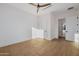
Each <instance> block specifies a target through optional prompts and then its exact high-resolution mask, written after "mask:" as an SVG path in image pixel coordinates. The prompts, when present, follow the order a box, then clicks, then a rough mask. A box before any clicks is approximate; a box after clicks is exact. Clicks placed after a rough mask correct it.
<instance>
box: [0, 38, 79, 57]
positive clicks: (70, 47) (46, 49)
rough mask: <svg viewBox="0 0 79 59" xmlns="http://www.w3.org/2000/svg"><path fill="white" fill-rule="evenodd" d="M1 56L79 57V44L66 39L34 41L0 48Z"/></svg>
mask: <svg viewBox="0 0 79 59" xmlns="http://www.w3.org/2000/svg"><path fill="white" fill-rule="evenodd" d="M0 55H4V56H5V55H9V56H76V55H78V56H79V44H78V43H75V42H71V41H66V40H64V39H56V40H43V39H33V40H28V41H25V42H22V43H18V44H14V45H9V46H6V47H3V48H0Z"/></svg>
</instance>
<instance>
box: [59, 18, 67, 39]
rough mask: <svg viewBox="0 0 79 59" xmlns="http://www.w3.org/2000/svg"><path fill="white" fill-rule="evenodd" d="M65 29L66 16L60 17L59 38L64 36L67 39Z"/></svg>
mask: <svg viewBox="0 0 79 59" xmlns="http://www.w3.org/2000/svg"><path fill="white" fill-rule="evenodd" d="M65 30H66V25H65V18H61V19H58V38H59V39H60V38H63V39H65Z"/></svg>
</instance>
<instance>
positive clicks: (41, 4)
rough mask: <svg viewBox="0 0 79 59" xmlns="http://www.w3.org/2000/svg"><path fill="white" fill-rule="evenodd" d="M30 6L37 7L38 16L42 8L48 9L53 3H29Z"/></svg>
mask: <svg viewBox="0 0 79 59" xmlns="http://www.w3.org/2000/svg"><path fill="white" fill-rule="evenodd" d="M29 4H30V5H33V6H35V7H37V14H38V12H39V9H40V8H42V7H46V8H44V9H47V8H48V7H50V6H51V3H29Z"/></svg>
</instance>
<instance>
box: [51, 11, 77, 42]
mask: <svg viewBox="0 0 79 59" xmlns="http://www.w3.org/2000/svg"><path fill="white" fill-rule="evenodd" d="M77 13H78V12H77V11H74V10H72V11H60V12H56V13H52V14H51V15H52V21H51V29H52V30H51V32H52V33H51V35H52V37H53V38H55V37H58V19H62V18H65V20H66V21H67V20H68V22H69V21H70V22H69V23H70V24H71V22H72V21H73V20H74V21H75V20H76V18H75V19H74V18H73V17H76V16H77V15H78V14H77ZM70 18H72V19H70ZM66 24H67V25H69V24H68V23H66ZM74 24H75V23H74V22H73V25H74ZM73 25H70V26H73ZM71 34H73V32H71ZM71 34H69V35H71ZM71 37H72V38H71V39H68V40H71V41H73V36H71Z"/></svg>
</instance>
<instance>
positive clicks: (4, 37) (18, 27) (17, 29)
mask: <svg viewBox="0 0 79 59" xmlns="http://www.w3.org/2000/svg"><path fill="white" fill-rule="evenodd" d="M36 22H37V21H36V16H34V15H32V14H30V13H28V12H24V11H22V10H20V9H18V8H16V7H12V6H10V5H8V4H0V47H2V46H6V45H10V44H14V43H17V42H21V41H25V40H28V39H31V37H32V31H31V30H32V26H33V27H36Z"/></svg>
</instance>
